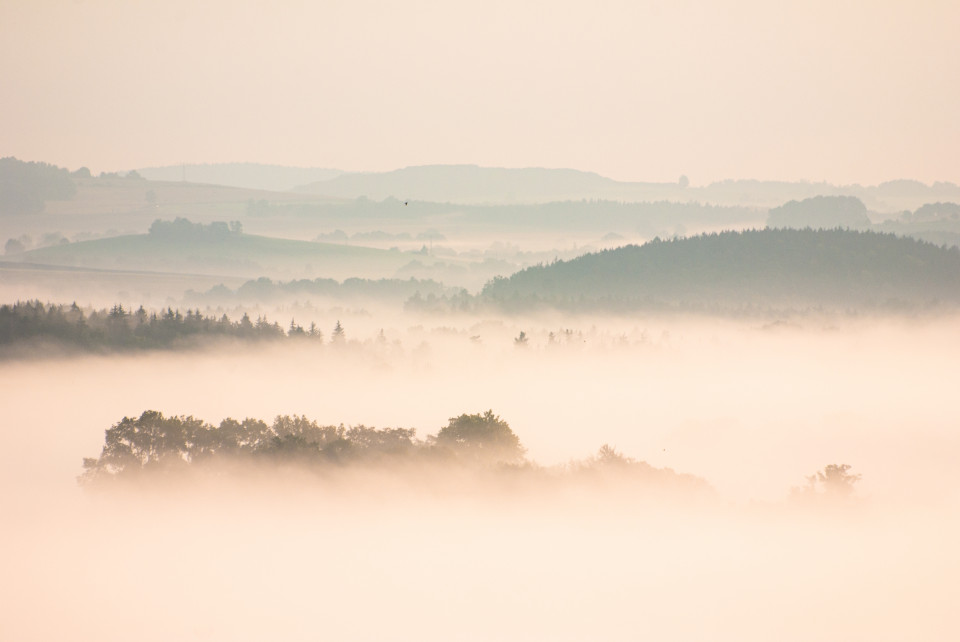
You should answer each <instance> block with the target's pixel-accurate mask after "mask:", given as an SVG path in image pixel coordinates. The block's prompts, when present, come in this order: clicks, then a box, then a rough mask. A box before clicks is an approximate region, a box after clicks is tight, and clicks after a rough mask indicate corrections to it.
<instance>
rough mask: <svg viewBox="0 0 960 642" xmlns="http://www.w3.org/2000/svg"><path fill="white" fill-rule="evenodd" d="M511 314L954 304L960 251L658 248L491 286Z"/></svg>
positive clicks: (868, 237) (826, 245)
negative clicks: (526, 310) (540, 308)
mask: <svg viewBox="0 0 960 642" xmlns="http://www.w3.org/2000/svg"><path fill="white" fill-rule="evenodd" d="M482 297H483V298H485V299H486V300H487V301H489V302H493V303H497V304H499V305H501V306H506V307H512V308H523V307H527V306H532V305H534V306H535V305H538V304H540V305H542V304H546V305H550V306H557V307H562V308H574V309H591V308H614V309H616V308H620V309H637V308H674V309H690V310H728V311H734V310H738V309H749V308H752V307H756V306H761V307H772V308H809V307H820V306H823V307H830V308H839V309H848V308H864V307H865V308H884V307H895V308H896V307H901V308H902V307H915V306H925V305H928V304H930V303H933V302H939V303H943V304H949V305H956V304H958V303H960V250H957V249H956V248H951V249H945V248H940V247H937V246H935V245H931V244H929V243H924V242H922V241H917V240H915V239H910V238H902V237H897V236H893V235H890V234H879V233H876V232H854V231H846V230H816V231H814V230H809V229H808V230H791V229H767V230H751V231H745V232H723V233H720V234H709V235H702V236H696V237H692V238H687V239H677V240H670V241H660V240H655V241H653V242H650V243H647V244H645V245H642V246H636V245H631V246H626V247H621V248H618V249H615V250H608V251H604V252H599V253H595V254H587V255H585V256H582V257H579V258H577V259H574V260H571V261H560V262H556V263H553V264H551V265H542V266H537V267H531V268H527V269H526V270H523V271H521V272H518V273H516V274H514V275H513V276H511V277H509V278H500V279H495V280H494V281H492V282H490V283H489V284H488V285H487V286H486V287H485V288H484V289H483V292H482Z"/></svg>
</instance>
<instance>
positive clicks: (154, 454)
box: [81, 410, 525, 482]
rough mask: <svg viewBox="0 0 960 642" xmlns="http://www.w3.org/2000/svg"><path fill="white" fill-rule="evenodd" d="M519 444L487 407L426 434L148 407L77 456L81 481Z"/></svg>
mask: <svg viewBox="0 0 960 642" xmlns="http://www.w3.org/2000/svg"><path fill="white" fill-rule="evenodd" d="M524 452H525V450H524V448H523V446H522V445H521V444H520V440H519V439H518V438H517V436H516V435H515V434H514V432H513V431H512V430H511V429H510V426H509V425H508V424H507V422H505V421H503V420H502V419H500V417H498V416H496V415H494V414H493V412H492V411H487V412H485V413H478V414H473V415H468V414H463V415H460V416H459V417H453V418H451V419H450V421H449V423H448V424H447V426H445V427H444V428H442V429H441V430H440V431H439V432H438V433H437V434H436V435H434V436H430V437H428V438H427V439H425V440H420V439H417V437H416V429H414V428H384V429H381V430H378V429H376V428H369V427H367V426H362V425H361V426H351V427H349V428H347V427H344V426H343V425H342V424H341V425H339V426H332V425H328V426H322V425H319V424H317V423H316V422H315V421H311V420H309V419H307V418H306V417H303V416H299V417H298V416H296V415H294V416H286V415H283V416H278V417H276V418H275V419H274V421H273V423H272V424H267V423H266V422H264V421H261V420H259V419H249V418H248V419H244V420H242V421H238V420H236V419H224V420H223V421H222V422H220V425H219V426H212V425H210V424H208V423H205V422H203V421H201V420H199V419H195V418H194V417H184V416H179V417H178V416H172V417H166V416H164V415H163V414H162V413H160V412H157V411H153V410H148V411H146V412H144V413H143V414H141V415H140V416H139V417H124V418H123V419H122V420H121V421H120V422H119V423H117V424H115V425H114V426H113V427H111V428H109V429H108V430H107V431H106V436H105V440H104V446H103V450H102V451H101V453H100V456H99V457H97V458H85V459H84V460H83V467H84V471H85V472H84V473H83V476H82V477H81V481H84V482H86V481H93V480H99V479H103V478H106V477H129V476H133V475H139V474H141V473H143V472H148V471H151V470H165V471H169V470H171V469H182V468H183V467H184V466H187V465H190V464H201V463H209V462H213V461H215V460H223V459H228V458H242V459H243V458H252V459H254V460H260V461H282V462H286V463H300V464H310V465H324V464H331V463H332V464H347V463H357V462H366V463H371V462H377V463H384V462H386V461H401V460H409V459H410V458H416V459H419V460H432V461H448V460H450V459H451V458H455V459H457V460H458V461H460V462H462V463H465V464H469V465H484V466H485V465H501V464H510V465H514V464H521V463H523V461H524Z"/></svg>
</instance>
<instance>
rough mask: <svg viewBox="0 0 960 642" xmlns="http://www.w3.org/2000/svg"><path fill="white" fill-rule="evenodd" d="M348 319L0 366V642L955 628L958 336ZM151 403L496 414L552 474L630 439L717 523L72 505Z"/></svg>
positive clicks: (368, 502)
mask: <svg viewBox="0 0 960 642" xmlns="http://www.w3.org/2000/svg"><path fill="white" fill-rule="evenodd" d="M345 326H346V329H347V332H348V339H353V340H355V343H347V345H344V346H339V347H335V346H331V345H329V344H327V345H323V346H320V345H315V344H307V343H296V344H294V343H286V344H283V345H280V346H274V347H270V348H253V349H251V348H249V347H232V348H228V349H220V350H216V351H205V352H200V353H197V352H181V353H149V354H136V355H131V356H116V357H102V356H90V357H77V358H69V359H44V360H36V361H6V362H2V363H0V389H2V390H3V391H4V392H3V398H4V402H3V404H2V407H0V425H2V426H3V430H4V439H5V445H6V448H4V449H3V451H2V454H0V457H2V461H0V469H2V473H0V474H2V475H3V478H2V482H3V486H4V491H3V492H2V494H0V502H2V503H0V511H2V513H3V515H4V516H5V527H4V529H3V531H2V533H3V534H2V535H0V538H2V543H3V545H4V551H5V554H4V559H5V561H4V562H3V569H2V575H3V577H4V581H3V582H2V583H0V587H2V588H0V600H2V601H3V603H4V604H5V609H4V611H5V615H4V616H3V618H0V619H2V621H0V637H2V638H3V639H10V640H50V639H93V638H96V639H98V640H128V639H139V640H164V641H166V640H171V639H207V640H248V639H249V640H254V639H257V640H262V639H268V638H269V639H281V640H301V639H303V640H307V639H309V640H314V639H330V640H385V639H390V640H479V639H485V640H489V639H537V640H584V639H596V640H607V639H622V640H636V639H655V640H737V641H740V640H814V639H815V640H850V639H862V640H904V639H922V640H950V639H956V637H957V635H958V634H960V625H958V624H957V620H956V617H955V614H954V613H953V611H954V609H955V604H954V602H955V595H954V593H955V583H956V577H957V573H958V571H960V554H958V552H957V548H956V545H955V542H956V541H957V540H958V538H960V517H958V515H960V511H958V508H960V492H958V491H960V468H958V467H957V465H956V462H957V461H960V436H958V430H957V425H958V418H960V410H958V408H957V405H956V377H955V373H956V364H957V363H958V358H960V344H958V343H957V342H956V327H957V319H956V318H940V319H935V320H920V319H911V320H903V319H900V320H889V319H888V320H868V319H841V320H837V319H834V320H832V321H815V320H811V319H804V320H800V321H798V322H797V324H796V325H791V324H773V325H769V326H766V327H762V326H763V324H762V323H760V322H742V323H740V322H737V323H735V322H730V321H716V320H697V321H685V320H662V319H661V320H650V319H631V320H624V319H620V320H611V319H599V318H598V319H588V320H587V319H579V320H577V321H570V320H566V321H559V320H557V321H556V322H555V323H554V322H553V321H552V320H544V319H539V320H530V319H525V320H517V319H514V320H506V321H502V322H492V323H487V324H481V325H476V324H475V323H466V322H456V321H450V322H449V323H447V324H446V325H445V323H443V322H437V321H434V322H432V323H431V322H424V323H423V324H422V326H420V327H404V328H396V329H391V328H386V329H385V333H384V334H385V341H383V342H377V341H376V340H374V338H375V335H374V326H375V323H374V321H371V322H370V324H369V327H365V326H363V325H362V324H357V325H355V326H351V325H349V324H346V323H345ZM564 329H570V330H572V332H570V333H565V332H563V330H564ZM521 330H523V331H525V332H526V335H527V337H528V342H527V344H526V346H525V347H518V346H517V345H515V343H514V338H515V337H517V336H518V333H519V331H521ZM549 332H553V333H554V339H555V342H554V343H550V339H549V335H548V333H549ZM326 334H327V335H328V336H329V330H327V331H326ZM471 337H477V339H476V340H471ZM147 409H155V410H160V411H162V412H164V413H166V414H176V415H179V414H185V415H194V416H196V417H198V418H201V419H204V420H206V421H208V422H210V423H214V424H215V423H218V422H219V421H220V420H222V419H223V418H225V417H234V418H238V419H241V418H244V417H254V418H260V419H264V420H266V421H268V422H269V421H270V420H271V419H272V418H273V417H274V416H275V415H278V414H303V415H306V416H307V417H309V418H311V419H315V420H317V421H318V422H320V423H322V424H339V423H344V424H348V425H350V424H361V423H362V424H366V425H368V426H376V427H378V428H383V427H387V426H395V427H416V428H417V434H418V436H420V437H425V436H426V435H428V434H435V433H436V432H437V431H438V430H439V429H440V428H441V427H443V426H444V425H446V423H447V420H448V418H450V417H453V416H456V415H459V414H461V413H476V412H481V411H484V410H486V409H492V410H493V411H494V412H495V413H497V414H498V415H500V417H501V418H502V419H504V420H506V421H507V422H509V424H510V426H511V427H512V428H513V430H514V432H515V433H516V434H517V435H518V436H519V438H520V440H521V442H522V443H523V445H524V446H526V448H527V451H528V456H529V458H530V459H532V460H534V461H536V462H537V463H539V464H543V465H552V464H558V463H563V462H565V461H568V460H570V459H574V458H583V457H586V456H588V455H590V454H592V453H594V452H596V450H597V448H599V447H600V446H601V445H602V444H610V445H612V446H614V447H616V448H617V449H618V450H619V451H621V452H622V453H624V454H626V455H629V456H632V457H635V458H636V459H640V460H645V461H647V462H649V463H650V464H652V465H653V466H656V467H658V468H660V467H670V468H672V469H674V470H676V471H678V472H684V473H692V474H694V475H698V476H701V477H703V478H704V479H706V480H707V481H708V482H709V483H710V484H712V485H713V487H714V488H715V489H716V491H717V495H718V500H717V501H716V503H714V504H711V503H707V504H697V505H692V506H691V505H685V504H678V505H676V506H674V507H672V508H671V507H669V506H666V507H664V506H656V507H655V506H652V505H648V504H645V503H643V502H639V501H637V502H633V501H631V499H630V497H629V496H626V497H619V496H617V497H611V498H607V499H604V498H603V497H595V498H592V499H590V498H588V500H587V501H572V500H571V501H569V502H565V501H563V500H562V499H561V500H558V499H557V498H556V497H554V498H553V499H552V500H550V501H547V500H546V499H545V498H542V497H539V496H538V495H537V494H536V493H535V492H530V493H526V494H519V495H511V494H509V493H503V492H497V491H491V493H490V494H489V496H483V495H482V494H481V495H478V494H476V493H471V494H469V495H467V494H464V495H462V496H461V495H458V493H457V492H456V491H450V492H447V493H437V494H436V495H430V496H423V495H422V494H418V493H415V492H410V491H409V489H408V490H407V491H401V490H397V491H396V492H393V491H391V490H389V489H384V488H382V487H370V488H366V487H364V483H363V482H362V481H361V480H360V479H358V480H357V481H356V487H354V488H351V489H349V490H345V489H333V488H324V487H316V485H315V484H314V483H308V482H302V481H297V480H296V479H295V478H286V477H285V478H282V479H280V478H278V479H276V480H273V481H269V482H265V483H264V484H262V485H258V484H254V483H249V484H240V485H237V486H225V487H210V486H205V487H203V488H202V489H199V488H198V489H185V488H175V489H169V490H167V491H164V490H163V489H157V488H152V489H150V490H143V491H137V490H133V489H127V490H125V491H123V492H117V493H110V492H108V493H93V492H87V491H84V490H83V489H81V488H79V487H78V486H77V484H76V481H75V478H76V476H77V475H78V474H79V473H80V472H81V458H83V457H95V456H97V455H98V454H99V453H100V449H101V447H102V445H103V437H104V431H105V430H106V429H107V428H109V427H110V426H111V425H112V424H114V423H116V422H117V421H119V420H120V419H121V418H122V417H123V416H125V415H139V414H140V413H141V412H142V411H144V410H147ZM834 463H836V464H842V463H846V464H850V465H851V466H852V467H853V468H852V469H851V472H853V473H859V474H861V475H862V476H863V477H862V480H861V481H860V482H859V483H858V484H857V485H856V498H857V499H856V501H854V502H852V503H850V504H849V505H846V506H843V507H840V508H837V507H833V508H831V509H829V510H827V509H824V510H819V509H816V508H811V507H809V506H805V507H799V506H796V505H794V504H792V503H791V502H790V501H789V497H790V491H791V488H793V487H797V486H801V485H803V483H804V482H805V477H806V476H809V475H813V474H814V473H815V472H816V471H818V470H821V469H823V468H824V466H826V465H828V464H834ZM378 483H381V484H382V483H383V482H382V480H380V481H379V482H378Z"/></svg>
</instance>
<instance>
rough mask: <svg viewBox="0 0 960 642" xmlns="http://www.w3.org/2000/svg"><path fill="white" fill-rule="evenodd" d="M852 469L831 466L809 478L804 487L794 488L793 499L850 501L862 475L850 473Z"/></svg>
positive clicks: (849, 467)
mask: <svg viewBox="0 0 960 642" xmlns="http://www.w3.org/2000/svg"><path fill="white" fill-rule="evenodd" d="M851 468H852V466H850V465H849V464H830V465H828V466H826V467H824V469H823V470H818V471H817V472H816V473H814V474H813V475H810V476H809V477H807V479H806V484H805V485H804V486H801V487H798V488H794V489H793V492H792V493H791V498H792V499H793V500H794V501H799V502H834V503H841V502H846V501H849V500H850V499H851V497H852V496H853V492H854V485H855V484H856V483H857V482H858V481H860V479H861V475H858V474H854V473H851V472H850V469H851Z"/></svg>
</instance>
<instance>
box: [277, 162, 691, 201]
mask: <svg viewBox="0 0 960 642" xmlns="http://www.w3.org/2000/svg"><path fill="white" fill-rule="evenodd" d="M624 186H628V187H629V188H632V189H637V188H642V187H645V186H646V187H649V188H651V189H654V190H655V189H656V188H657V187H658V186H657V184H655V183H650V184H645V183H618V182H617V181H614V180H612V179H609V178H604V177H603V176H600V175H599V174H594V173H592V172H581V171H578V170H573V169H544V168H533V167H530V168H522V169H507V168H501V167H479V166H477V165H423V166H419V167H405V168H403V169H398V170H394V171H392V172H380V173H362V174H343V175H341V176H337V177H336V178H333V179H331V180H324V181H320V182H314V183H311V184H308V185H303V186H300V187H297V188H296V191H298V192H305V193H310V194H322V195H323V196H331V197H339V198H357V197H360V196H365V197H367V198H372V199H375V200H382V199H384V198H387V197H389V196H392V197H394V198H397V199H400V200H401V201H405V200H418V201H434V202H450V203H464V204H478V203H542V202H548V201H564V200H572V199H576V200H579V199H582V198H587V199H591V198H608V197H609V195H611V194H615V193H617V192H618V191H622V190H623V189H624ZM678 189H679V188H678Z"/></svg>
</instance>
